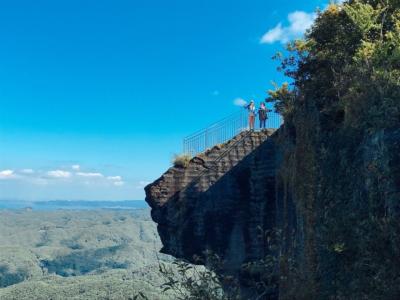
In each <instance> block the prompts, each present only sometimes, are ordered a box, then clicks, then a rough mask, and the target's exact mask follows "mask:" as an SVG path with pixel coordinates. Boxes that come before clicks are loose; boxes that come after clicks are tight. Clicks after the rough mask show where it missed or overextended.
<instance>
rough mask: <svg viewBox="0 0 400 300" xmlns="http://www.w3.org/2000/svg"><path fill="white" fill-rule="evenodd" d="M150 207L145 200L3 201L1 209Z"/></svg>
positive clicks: (0, 204) (0, 205)
mask: <svg viewBox="0 0 400 300" xmlns="http://www.w3.org/2000/svg"><path fill="white" fill-rule="evenodd" d="M147 207H148V205H147V204H146V202H145V201H144V200H124V201H110V200H109V201H106V200H102V201H88V200H51V201H12V200H1V201H0V209H24V208H32V209H34V210H58V209H71V210H91V209H144V208H147Z"/></svg>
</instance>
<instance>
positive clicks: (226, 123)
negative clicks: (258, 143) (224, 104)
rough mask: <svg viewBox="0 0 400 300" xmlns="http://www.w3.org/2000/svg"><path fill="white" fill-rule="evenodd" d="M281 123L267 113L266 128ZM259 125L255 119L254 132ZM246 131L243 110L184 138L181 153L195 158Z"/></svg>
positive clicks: (270, 113) (271, 114)
mask: <svg viewBox="0 0 400 300" xmlns="http://www.w3.org/2000/svg"><path fill="white" fill-rule="evenodd" d="M282 122H283V121H282V117H281V116H280V115H279V114H277V113H275V112H269V113H268V119H267V121H266V128H267V129H278V128H279V127H280V126H281V125H282ZM259 125H260V124H259V120H258V117H256V118H255V130H259V129H260V127H259ZM248 129H249V124H248V113H247V110H245V109H243V110H241V111H239V112H237V113H235V114H232V115H230V116H228V117H226V118H225V119H222V120H221V121H219V122H216V123H214V124H212V125H210V126H209V127H207V128H205V129H203V130H200V131H198V132H196V133H194V134H192V135H190V136H188V137H186V138H185V139H184V140H183V153H184V154H187V155H190V156H195V155H196V154H198V153H201V152H204V151H206V150H207V149H209V148H211V147H213V146H215V145H218V144H223V143H225V142H227V141H229V140H230V139H232V138H233V137H235V136H236V135H238V134H239V133H241V132H242V131H245V130H248Z"/></svg>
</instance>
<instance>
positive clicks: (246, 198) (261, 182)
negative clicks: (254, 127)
mask: <svg viewBox="0 0 400 300" xmlns="http://www.w3.org/2000/svg"><path fill="white" fill-rule="evenodd" d="M271 134H272V132H271V131H265V132H244V133H242V134H240V135H238V136H237V137H235V138H234V139H233V140H231V141H229V142H228V143H227V144H225V145H221V146H217V147H214V148H213V149H210V150H209V151H207V152H206V153H204V154H202V155H199V156H196V157H194V158H193V159H192V161H191V162H190V164H189V166H188V167H187V168H175V167H173V168H171V169H169V170H168V171H167V172H166V173H165V174H164V175H163V176H162V177H161V178H160V179H158V180H157V181H156V182H154V183H153V184H151V185H149V186H147V187H146V195H147V197H146V201H147V202H148V203H149V204H150V206H151V207H152V217H153V219H154V221H155V222H157V224H158V232H159V234H160V237H161V240H162V242H163V245H164V247H163V249H162V251H163V252H164V253H168V254H171V255H173V256H175V257H179V258H185V259H188V260H192V259H193V256H194V255H198V256H201V255H202V254H203V252H204V251H205V250H211V251H213V252H214V253H217V254H219V255H220V256H222V257H224V258H226V259H227V260H228V261H229V264H227V265H228V266H229V268H231V270H232V271H237V270H238V269H239V268H240V266H241V265H242V263H244V262H246V261H251V260H254V259H259V258H261V257H263V255H264V251H263V250H264V247H263V245H262V241H261V240H260V239H259V234H260V232H259V231H258V229H257V227H258V226H262V227H266V228H270V227H271V226H273V224H274V222H275V215H274V212H275V201H274V194H275V162H276V159H275V143H274V141H273V139H272V138H268V136H270V135H271Z"/></svg>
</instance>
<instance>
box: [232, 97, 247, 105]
mask: <svg viewBox="0 0 400 300" xmlns="http://www.w3.org/2000/svg"><path fill="white" fill-rule="evenodd" d="M233 104H234V105H236V106H245V105H246V104H247V101H246V100H244V99H242V98H236V99H235V100H233Z"/></svg>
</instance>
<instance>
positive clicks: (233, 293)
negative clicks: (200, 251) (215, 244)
mask: <svg viewBox="0 0 400 300" xmlns="http://www.w3.org/2000/svg"><path fill="white" fill-rule="evenodd" d="M206 257H207V264H208V268H205V267H204V266H200V265H193V264H189V263H187V262H185V261H183V260H176V261H175V262H174V263H173V265H174V268H173V267H171V266H167V265H165V264H163V263H160V265H159V267H160V273H161V274H162V275H163V277H164V278H165V283H164V284H163V285H162V288H163V291H164V292H168V291H172V292H173V294H174V295H175V297H176V298H175V299H177V300H239V299H241V298H240V290H239V284H238V282H237V281H236V280H235V279H234V278H233V277H231V276H224V275H222V274H221V273H218V274H217V273H215V272H214V271H211V269H212V270H216V269H219V268H220V264H221V262H220V259H219V258H218V257H217V256H216V255H212V254H211V253H207V254H206ZM198 263H202V264H204V261H201V260H200V259H198ZM223 286H225V287H226V288H225V289H223Z"/></svg>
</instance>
